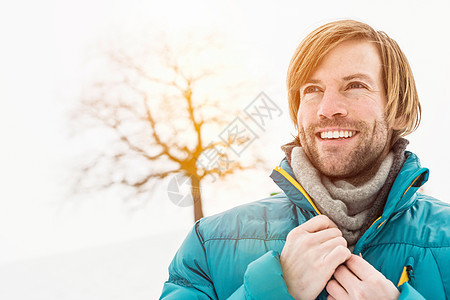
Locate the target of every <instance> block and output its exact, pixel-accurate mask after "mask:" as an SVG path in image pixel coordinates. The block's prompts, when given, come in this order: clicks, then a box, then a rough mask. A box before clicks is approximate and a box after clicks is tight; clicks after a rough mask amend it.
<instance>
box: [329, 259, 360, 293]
mask: <svg viewBox="0 0 450 300" xmlns="http://www.w3.org/2000/svg"><path fill="white" fill-rule="evenodd" d="M333 276H334V278H335V279H336V281H337V282H339V284H340V285H341V286H342V287H343V288H344V289H345V290H346V291H347V292H348V293H350V292H351V291H352V287H358V286H359V284H360V283H361V280H359V278H358V277H356V275H355V274H353V273H352V271H350V270H349V269H348V268H347V267H346V266H345V265H340V266H339V267H338V268H337V269H336V271H335V272H334V274H333Z"/></svg>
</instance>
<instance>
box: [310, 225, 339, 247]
mask: <svg viewBox="0 0 450 300" xmlns="http://www.w3.org/2000/svg"><path fill="white" fill-rule="evenodd" d="M311 237H312V240H313V241H314V242H315V243H317V244H322V243H325V242H327V241H329V240H331V239H334V238H336V237H342V231H340V230H339V229H338V228H335V227H333V228H327V229H324V230H321V231H318V232H314V233H311Z"/></svg>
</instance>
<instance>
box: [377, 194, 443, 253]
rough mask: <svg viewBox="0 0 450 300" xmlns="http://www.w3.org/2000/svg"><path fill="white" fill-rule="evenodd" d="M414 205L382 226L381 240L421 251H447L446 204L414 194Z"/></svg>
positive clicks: (429, 197)
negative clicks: (432, 249) (417, 248)
mask: <svg viewBox="0 0 450 300" xmlns="http://www.w3.org/2000/svg"><path fill="white" fill-rule="evenodd" d="M415 197H416V201H415V203H414V205H412V206H410V207H409V208H407V209H405V210H403V211H400V212H398V213H397V214H396V215H395V216H394V217H393V218H392V219H391V220H390V221H389V222H388V224H386V226H385V228H384V229H383V231H384V232H385V234H384V235H383V240H386V239H387V240H390V242H391V243H406V244H411V245H415V246H419V247H424V248H441V247H450V203H446V202H442V201H440V200H437V199H435V198H433V197H431V196H427V195H423V194H420V193H417V194H415Z"/></svg>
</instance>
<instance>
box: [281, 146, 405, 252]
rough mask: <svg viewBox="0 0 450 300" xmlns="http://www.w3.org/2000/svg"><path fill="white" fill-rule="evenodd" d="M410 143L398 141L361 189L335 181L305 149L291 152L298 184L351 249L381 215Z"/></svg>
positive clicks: (294, 149) (291, 160) (296, 148)
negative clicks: (339, 232) (310, 159)
mask: <svg viewBox="0 0 450 300" xmlns="http://www.w3.org/2000/svg"><path fill="white" fill-rule="evenodd" d="M407 144H408V141H407V140H405V139H400V140H399V141H397V143H396V144H395V145H394V146H393V148H392V151H391V152H390V153H389V154H388V155H387V156H386V158H385V159H384V161H383V162H382V163H381V165H380V168H379V169H378V171H377V173H376V174H375V175H374V176H373V177H372V178H371V179H369V180H368V181H366V182H365V183H363V184H361V185H358V186H354V185H352V184H351V183H349V182H347V181H345V180H331V179H330V178H328V177H326V176H324V175H322V174H321V173H320V172H319V171H318V170H317V169H315V168H314V166H313V165H312V164H311V162H310V161H309V159H308V157H307V156H306V154H305V153H304V151H303V149H302V148H301V147H299V146H294V147H291V149H289V159H288V161H289V162H290V164H291V167H292V170H293V172H294V175H295V177H296V179H297V181H298V182H299V183H300V184H301V185H302V186H303V188H304V189H305V190H306V192H307V193H308V194H309V195H310V196H311V198H312V199H313V201H314V203H315V204H316V206H317V208H318V209H319V211H320V212H321V213H323V214H325V215H327V216H328V217H329V218H330V219H331V220H332V221H333V222H335V223H336V225H337V226H338V227H339V229H340V230H341V231H342V234H343V236H344V238H345V239H346V240H347V244H348V247H349V248H350V250H353V248H354V245H355V244H356V242H357V241H358V239H359V238H360V237H361V236H362V234H363V233H364V232H365V231H366V230H367V228H368V227H369V226H370V224H371V223H372V222H373V221H374V220H375V219H376V218H377V217H379V216H380V215H381V213H382V210H383V207H384V204H385V202H386V198H387V195H388V193H389V190H390V187H391V186H392V184H393V182H394V180H395V177H396V176H397V174H398V172H399V171H400V168H401V166H402V165H403V162H404V159H405V156H404V150H405V148H406V145H407ZM283 150H286V149H283ZM287 154H288V153H287Z"/></svg>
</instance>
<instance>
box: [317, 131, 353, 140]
mask: <svg viewBox="0 0 450 300" xmlns="http://www.w3.org/2000/svg"><path fill="white" fill-rule="evenodd" d="M319 134H320V137H321V138H322V139H342V138H351V137H352V136H354V135H355V134H356V131H353V130H330V131H322V132H320V133H319Z"/></svg>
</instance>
